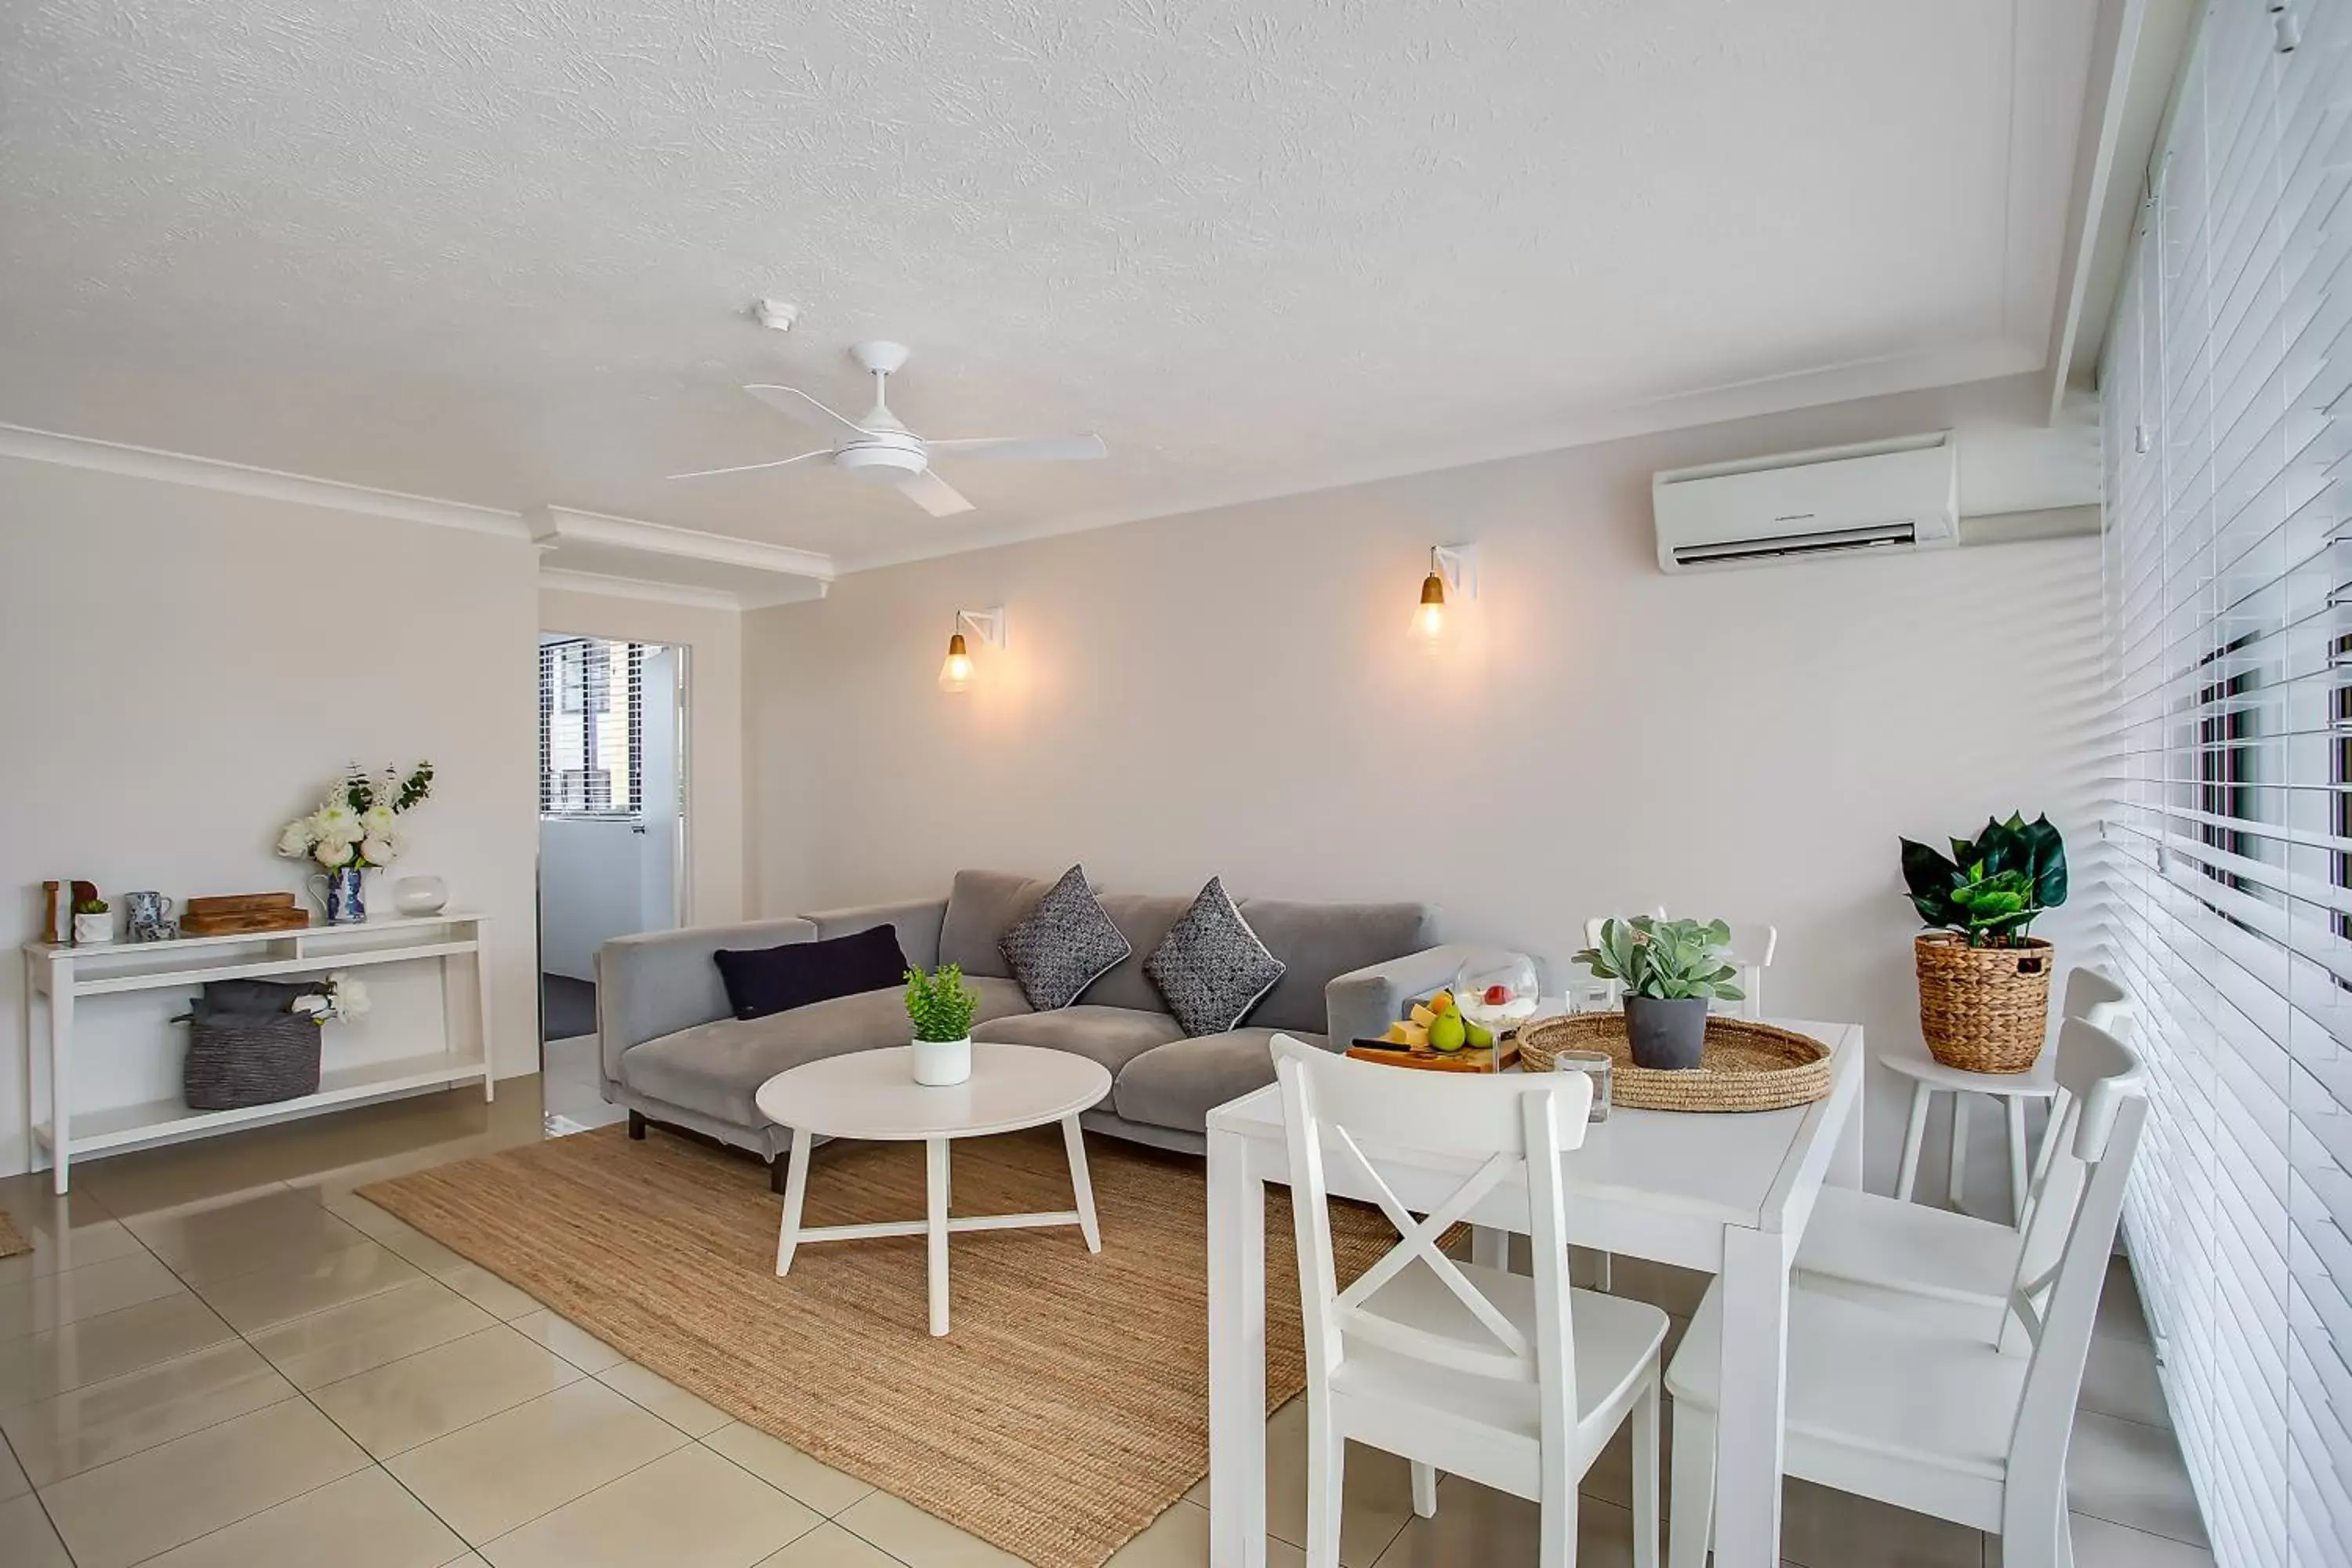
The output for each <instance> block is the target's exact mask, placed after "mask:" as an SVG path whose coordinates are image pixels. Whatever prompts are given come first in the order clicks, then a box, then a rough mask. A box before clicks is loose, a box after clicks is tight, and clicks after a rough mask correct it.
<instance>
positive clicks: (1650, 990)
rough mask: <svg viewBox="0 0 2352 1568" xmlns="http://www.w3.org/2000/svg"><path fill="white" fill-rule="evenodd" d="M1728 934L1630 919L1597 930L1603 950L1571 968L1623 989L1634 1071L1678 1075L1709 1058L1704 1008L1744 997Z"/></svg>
mask: <svg viewBox="0 0 2352 1568" xmlns="http://www.w3.org/2000/svg"><path fill="white" fill-rule="evenodd" d="M1730 942H1731V928H1730V927H1729V926H1727V925H1726V924H1725V923H1724V922H1723V921H1668V920H1660V919H1658V918H1657V917H1656V916H1654V915H1635V916H1634V917H1633V919H1632V920H1630V921H1613V920H1612V921H1601V945H1600V946H1598V947H1588V948H1586V949H1585V950H1584V951H1583V952H1580V953H1578V954H1577V955H1576V962H1577V963H1581V964H1584V965H1585V966H1586V967H1588V968H1590V969H1591V971H1592V973H1595V974H1597V975H1599V976H1600V977H1601V979H1603V980H1614V981H1617V982H1618V983H1619V984H1622V985H1623V986H1624V988H1625V1043H1626V1045H1627V1047H1629V1048H1630V1049H1631V1050H1632V1051H1633V1065H1634V1066H1635V1067H1639V1068H1657V1069H1660V1070H1664V1071H1680V1070H1681V1069H1683V1068H1695V1067H1696V1066H1698V1065H1699V1058H1701V1057H1702V1056H1703V1055H1705V1053H1706V1005H1707V1004H1708V1003H1709V1002H1713V1001H1717V1000H1721V1001H1725V1002H1737V1001H1738V1000H1739V999H1740V998H1741V997H1743V996H1745V995H1746V994H1747V993H1746V992H1744V991H1742V990H1740V988H1739V987H1738V985H1736V984H1733V983H1732V982H1733V977H1734V976H1736V975H1737V974H1738V973H1739V970H1738V966H1737V965H1735V964H1734V963H1732V962H1731V959H1730V955H1729V953H1728V952H1726V951H1725V950H1726V949H1727V947H1728V945H1729V944H1730Z"/></svg>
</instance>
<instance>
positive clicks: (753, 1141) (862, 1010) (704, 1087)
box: [596, 871, 1463, 1165]
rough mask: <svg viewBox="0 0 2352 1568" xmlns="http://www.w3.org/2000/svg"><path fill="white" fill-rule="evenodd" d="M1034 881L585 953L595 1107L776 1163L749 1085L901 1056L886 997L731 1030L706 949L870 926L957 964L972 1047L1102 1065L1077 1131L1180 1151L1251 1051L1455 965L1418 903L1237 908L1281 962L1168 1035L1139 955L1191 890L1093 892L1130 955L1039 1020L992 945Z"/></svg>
mask: <svg viewBox="0 0 2352 1568" xmlns="http://www.w3.org/2000/svg"><path fill="white" fill-rule="evenodd" d="M1052 885H1053V881H1052V879H1050V878H1046V879H1034V878H1027V877H1019V876H1011V875H1006V874H1004V873H1002V872H992V871H961V872H958V873H957V875H956V878H955V883H954V887H953V889H951V890H950V892H949V894H948V896H947V897H946V898H943V899H929V900H917V901H915V902H911V903H902V904H876V905H870V906H867V907H865V908H860V909H849V910H828V911H825V912H824V913H819V914H812V915H808V916H806V917H803V918H798V919H792V920H775V921H754V922H751V923H750V924H745V925H732V926H705V927H698V928H695V929H692V930H688V931H658V932H648V933H647V934H646V935H643V936H631V937H623V938H620V939H619V940H617V941H614V942H606V943H605V944H604V948H603V949H602V950H601V951H600V952H598V954H597V957H596V979H597V991H596V996H597V1008H598V1014H599V1018H598V1025H599V1034H600V1035H601V1037H602V1046H603V1052H602V1055H603V1062H604V1098H605V1099H606V1100H608V1101H610V1102H611V1103H613V1104H614V1105H618V1106H622V1107H624V1108H625V1109H626V1110H629V1111H630V1112H631V1118H630V1125H631V1130H632V1131H634V1132H636V1133H639V1134H642V1132H643V1130H644V1124H645V1123H646V1121H656V1122H662V1123H666V1124H668V1125H673V1126H677V1127H684V1128H688V1129H690V1130H692V1131H698V1132H701V1133H703V1134H705V1135H707V1136H709V1137H713V1138H717V1139H719V1140H721V1141H723V1142H728V1143H731V1144H734V1145H736V1146H737V1147H739V1148H741V1149H746V1150H749V1151H751V1152H753V1153H756V1154H758V1155H759V1156H760V1157H761V1159H763V1160H766V1161H768V1162H770V1163H771V1164H772V1165H777V1164H779V1156H780V1155H782V1153H783V1152H784V1151H785V1150H786V1149H787V1148H789V1147H790V1145H791V1142H792V1135H791V1131H790V1130H789V1129H786V1128H782V1127H778V1126H775V1125H774V1124H773V1123H772V1122H770V1121H768V1120H767V1119H766V1118H765V1117H763V1116H762V1115H761V1114H760V1111H759V1110H758V1108H757V1107H756V1106H755V1105H754V1104H753V1102H752V1096H753V1095H754V1094H755V1093H756V1092H757V1091H758V1089H759V1087H760V1085H761V1084H762V1083H763V1082H765V1081H766V1080H767V1079H769V1078H771V1077H772V1076H773V1075H774V1074H776V1073H779V1072H782V1071H783V1070H784V1069H785V1068H791V1067H795V1066H798V1065H799V1064H800V1063H802V1062H808V1061H815V1060H818V1059H819V1058H824V1057H830V1056H837V1055H839V1054H841V1053H843V1052H845V1051H856V1050H867V1049H872V1048H874V1047H882V1046H895V1045H904V1044H905V1043H906V1041H907V1035H908V1030H907V1016H906V1012H905V1009H904V1007H903V1005H902V1004H901V998H900V993H899V991H898V989H896V988H892V989H889V990H885V991H867V992H862V993H860V994H856V995H850V996H837V997H835V998H833V999H832V1000H830V1001H825V1002H819V1003H815V1004H814V1005H810V1006H806V1007H795V1008H793V1009H790V1010H789V1011H786V1012H782V1013H775V1014H771V1015H770V1016H767V1017H764V1018H752V1019H738V1018H736V1017H735V1016H733V1015H732V1014H731V1013H730V1011H729V1009H728V1006H727V995H726V992H725V990H724V988H723V987H722V986H721V985H720V984H719V970H718V966H717V964H715V963H713V962H712V961H711V956H710V955H711V954H712V953H713V952H716V951H718V950H719V949H720V948H746V947H773V946H777V945H779V944H780V943H783V942H811V941H815V940H818V939H820V938H824V937H835V936H846V935H849V934H850V933H852V932H855V931H866V930H868V929H870V928H872V927H875V926H877V925H888V926H891V927H894V928H896V930H897V931H898V945H899V947H900V949H901V950H902V951H903V952H905V953H906V955H907V960H908V963H916V964H920V965H922V966H923V967H924V968H926V969H928V968H930V967H932V966H933V965H935V964H939V963H954V964H959V965H961V967H962V969H963V973H964V975H965V978H966V979H967V980H968V981H969V982H970V984H971V987H972V989H973V990H975V991H976V992H978V993H979V995H980V1007H979V1012H978V1022H977V1023H976V1024H975V1025H974V1026H973V1028H972V1037H973V1038H974V1039H976V1040H1004V1041H1012V1042H1014V1043H1017V1044H1023V1045H1034V1046H1049V1047H1054V1048H1055V1049H1057V1050H1066V1051H1077V1052H1081V1053H1083V1054H1085V1055H1087V1056H1090V1057H1092V1058H1095V1059H1096V1060H1097V1061H1099V1062H1101V1063H1102V1064H1103V1066H1105V1067H1106V1068H1109V1069H1110V1072H1111V1077H1112V1087H1111V1092H1110V1096H1109V1098H1108V1099H1107V1100H1105V1101H1104V1102H1103V1103H1102V1104H1100V1105H1097V1107H1095V1109H1094V1110H1090V1111H1088V1112H1087V1114H1086V1116H1085V1117H1084V1118H1083V1121H1084V1122H1085V1124H1086V1125H1087V1126H1088V1127H1090V1128H1093V1129H1094V1130H1096V1131H1102V1132H1108V1133H1114V1134H1117V1135H1118V1136H1119V1137H1122V1138H1129V1139H1133V1140H1135V1141H1136V1142H1143V1143H1151V1144H1156V1145H1158V1146H1160V1147H1161V1148H1166V1149H1175V1150H1181V1151H1187V1152H1195V1153H1197V1152H1200V1151H1201V1150H1202V1149H1203V1148H1204V1147H1205V1146H1206V1145H1205V1139H1204V1136H1203V1128H1204V1119H1205V1118H1206V1117H1207V1115H1208V1112H1209V1109H1210V1108H1211V1107H1212V1106H1215V1105H1221V1104H1223V1102H1224V1101H1226V1100H1231V1099H1233V1098H1234V1097H1235V1096H1236V1095H1241V1094H1245V1093H1247V1092H1249V1091H1250V1090H1251V1089H1256V1088H1258V1087H1259V1086H1260V1085H1263V1084H1266V1083H1271V1082H1272V1081H1273V1080H1274V1066H1273V1062H1272V1059H1271V1058H1270V1057H1269V1055H1268V1053H1267V1050H1266V1041H1267V1040H1268V1038H1270V1037H1272V1036H1273V1034H1274V1032H1275V1031H1276V1030H1277V1029H1279V1030H1281V1031H1283V1032H1285V1033H1286V1034H1291V1035H1296V1036H1298V1037H1302V1038H1307V1039H1311V1040H1315V1041H1317V1042H1318V1043H1331V1044H1334V1045H1335V1046H1337V1047H1344V1046H1345V1044H1346V1043H1347V1042H1348V1041H1349V1040H1350V1039H1352V1038H1354V1037H1357V1036H1360V1035H1371V1034H1378V1033H1379V1032H1380V1031H1381V1029H1383V1028H1385V1027H1387V1026H1388V1025H1389V1023H1390V1022H1391V1020H1392V1019H1394V1018H1396V1017H1397V1016H1399V1015H1400V1013H1401V1012H1402V1010H1403V1008H1404V1006H1405V1005H1406V1004H1407V1002H1408V1001H1409V1000H1411V999H1412V998H1413V997H1416V996H1421V995H1425V994H1428V993H1429V992H1431V991H1433V990H1435V989H1436V988H1437V987H1439V986H1441V985H1444V984H1446V983H1448V982H1449V981H1451V980H1452V979H1453V978H1454V971H1455V969H1456V968H1457V967H1458V965H1459V964H1460V963H1461V960H1462V957H1463V951H1462V950H1461V949H1458V948H1452V947H1441V946H1437V945H1434V942H1435V936H1436V924H1437V916H1436V911H1435V910H1433V909H1432V908H1431V907H1430V906H1428V905H1426V904H1417V903H1306V902H1294V901H1289V900H1276V899H1250V900H1244V901H1243V902H1242V904H1241V910H1242V913H1243V914H1244V916H1245V917H1246V918H1247V919H1248V921H1249V922H1250V924H1251V926H1252V927H1253V928H1254V929H1255V931H1257V933H1258V937H1259V939H1260V940H1261V941H1263V942H1265V944H1266V946H1267V947H1268V948H1270V949H1272V950H1273V952H1274V954H1275V956H1276V957H1277V958H1279V959H1281V960H1282V961H1283V962H1284V963H1286V965H1287V966H1288V967H1287V968H1286V971H1285V973H1284V974H1283V976H1282V978H1281V979H1280V980H1279V981H1277V982H1276V984H1275V986H1274V989H1273V990H1271V991H1269V992H1267V993H1266V994H1265V999H1264V1000H1263V1001H1261V1002H1260V1003H1259V1004H1258V1005H1257V1006H1256V1008H1255V1010H1254V1011H1253V1012H1252V1013H1251V1014H1250V1016H1248V1018H1247V1019H1246V1020H1244V1026H1243V1027H1241V1028H1238V1029H1235V1030H1234V1031H1232V1032H1231V1033H1229V1034H1222V1035H1206V1036H1202V1037H1195V1038H1190V1039H1188V1038H1186V1037H1184V1032H1183V1030H1182V1029H1181V1028H1180V1027H1179V1026H1177V1023H1176V1021H1175V1019H1173V1018H1171V1017H1170V1016H1169V1015H1168V1013H1167V1010H1166V1009H1165V1007H1164V1006H1163V1005H1161V1002H1160V995H1159V993H1158V992H1157V991H1155V990H1154V989H1153V987H1152V984H1151V982H1150V978H1149V977H1147V976H1146V975H1145V974H1144V973H1143V961H1144V959H1145V958H1147V957H1148V956H1150V952H1151V950H1152V948H1153V947H1154V946H1156V945H1157V944H1158V943H1159V942H1160V938H1161V937H1162V936H1164V935H1165V934H1167V931H1168V928H1169V927H1170V926H1171V924H1173V923H1174V922H1175V921H1176V918H1177V917H1178V916H1179V915H1181V914H1182V913H1183V912H1184V910H1185V909H1186V908H1187V907H1188V906H1189V905H1190V904H1191V903H1192V894H1191V893H1175V894H1146V893H1100V894H1099V895H1098V896H1099V897H1100V899H1101V900H1102V904H1103V908H1104V910H1106V911H1107V912H1108V914H1109V915H1110V917H1111V919H1112V920H1113V921H1116V922H1117V923H1118V928H1119V930H1120V931H1122V932H1123V933H1124V934H1125V935H1126V937H1127V939H1128V942H1129V943H1130V944H1131V945H1132V947H1133V948H1134V952H1132V953H1131V954H1130V955H1129V957H1128V958H1127V959H1125V960H1124V961H1122V962H1121V963H1118V965H1117V966H1116V967H1115V968H1113V969H1111V970H1110V971H1109V972H1108V973H1106V974H1104V975H1103V976H1102V977H1101V978H1100V979H1098V980H1097V981H1096V982H1095V983H1094V984H1092V985H1091V986H1089V987H1088V988H1087V991H1086V993H1085V994H1084V995H1082V996H1081V997H1080V998H1079V999H1078V1001H1077V1002H1076V1004H1075V1005H1071V1006H1068V1007H1064V1008H1060V1009H1058V1010H1055V1011H1053V1012H1047V1013H1039V1012H1034V1011H1032V1010H1031V1008H1030V1006H1029V1004H1028V1002H1027V1000H1026V999H1025V998H1024V996H1023V995H1022V993H1021V987H1020V986H1019V985H1018V984H1015V983H1014V982H1013V979H1012V976H1011V972H1010V970H1009V969H1008V968H1007V966H1006V964H1005V963H1004V959H1003V954H1002V953H1001V952H998V950H997V940H998V938H1000V937H1002V936H1003V934H1004V932H1005V931H1006V930H1007V929H1009V928H1010V927H1011V926H1012V925H1013V922H1014V921H1018V920H1020V919H1021V917H1022V916H1024V915H1025V914H1026V913H1028V912H1029V910H1030V909H1031V908H1032V907H1034V905H1035V903H1036V902H1037V900H1039V899H1040V898H1041V897H1043V896H1044V894H1045V890H1046V889H1048V888H1050V887H1051V886H1052Z"/></svg>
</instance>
